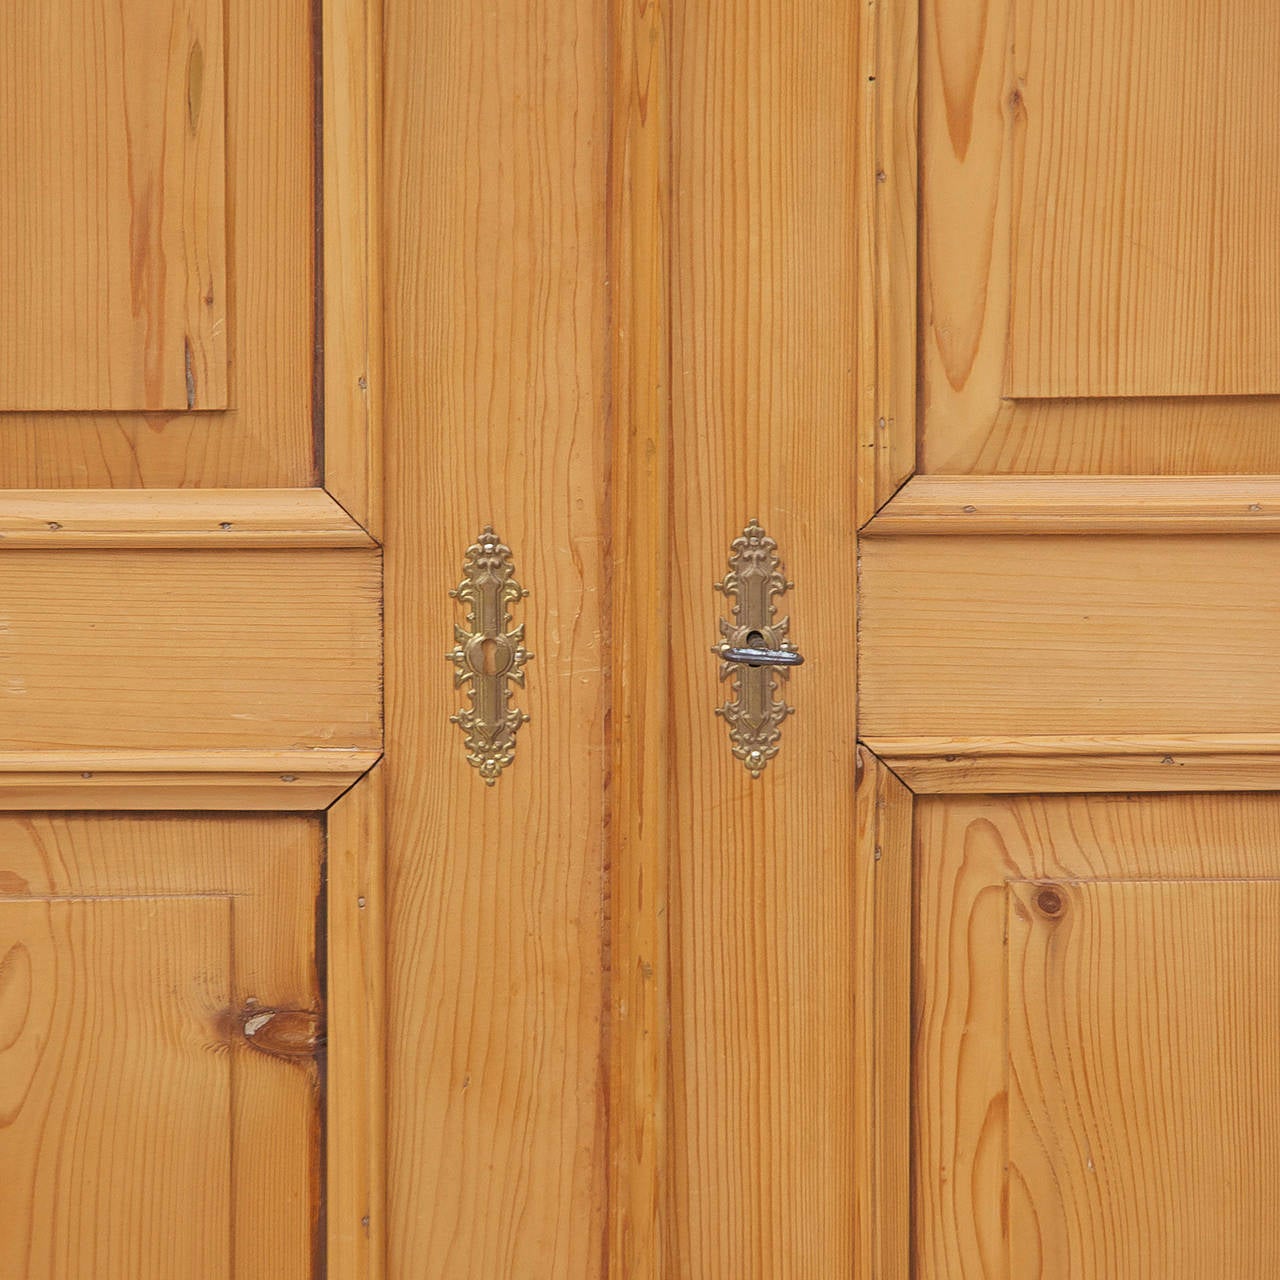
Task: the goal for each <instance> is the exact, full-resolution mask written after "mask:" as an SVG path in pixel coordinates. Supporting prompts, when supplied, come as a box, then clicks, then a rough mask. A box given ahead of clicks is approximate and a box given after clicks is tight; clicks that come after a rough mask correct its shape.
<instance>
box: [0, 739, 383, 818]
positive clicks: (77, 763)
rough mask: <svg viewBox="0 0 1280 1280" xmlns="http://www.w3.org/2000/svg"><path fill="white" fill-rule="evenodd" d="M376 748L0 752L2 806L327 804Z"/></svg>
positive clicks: (293, 808) (304, 807)
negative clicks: (359, 749) (361, 749)
mask: <svg viewBox="0 0 1280 1280" xmlns="http://www.w3.org/2000/svg"><path fill="white" fill-rule="evenodd" d="M377 760H378V753H377V752H376V751H352V750H342V749H337V748H326V747H316V748H313V749H311V750H308V751H271V752H266V751H259V752H253V751H234V750H230V751H187V752H182V751H176V752H175V751H128V752H126V751H115V750H106V751H40V752H38V753H33V752H30V751H19V752H0V810H10V811H12V810H19V811H21V810H41V809H109V810H131V809H143V810H153V809H200V810H216V809H232V810H242V811H250V812H252V811H256V810H265V809H275V810H284V811H290V812H295V813H301V812H307V811H310V810H315V809H323V808H326V807H327V806H328V805H329V804H331V803H332V802H333V801H335V800H336V799H338V797H339V796H341V795H342V793H343V792H344V791H346V790H347V789H348V788H349V787H351V786H353V785H354V784H355V783H356V782H357V781H358V780H359V779H360V778H361V777H362V776H363V774H364V773H365V771H366V770H368V769H369V768H370V767H372V766H373V765H374V764H376V763H377Z"/></svg>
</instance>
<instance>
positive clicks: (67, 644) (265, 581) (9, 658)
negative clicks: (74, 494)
mask: <svg viewBox="0 0 1280 1280" xmlns="http://www.w3.org/2000/svg"><path fill="white" fill-rule="evenodd" d="M378 595H379V576H378V557H377V554H376V553H375V552H373V551H354V550H353V551H311V552H308V553H306V554H305V555H299V554H295V553H293V552H288V551H286V552H278V551H223V552H204V551H148V552H145V553H139V554H133V555H123V554H120V553H117V552H111V551H25V550H14V551H9V550H5V551H3V552H0V599H3V600H4V610H3V620H4V630H3V631H2V632H0V741H3V743H4V745H5V748H6V749H7V750H8V751H11V752H14V751H23V752H32V753H34V752H43V751H58V750H69V751H76V750H79V749H81V748H85V749H106V748H114V749H117V750H126V751H130V750H159V749H165V750H185V751H201V750H208V749H218V750H226V749H238V750H258V749H288V750H305V749H306V748H308V747H338V748H356V749H363V750H376V749H377V748H378V746H379V745H380V741H379V739H380V733H379V670H378V667H379V664H378V652H379V644H378V621H379V617H378Z"/></svg>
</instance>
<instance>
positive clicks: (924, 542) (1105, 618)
mask: <svg viewBox="0 0 1280 1280" xmlns="http://www.w3.org/2000/svg"><path fill="white" fill-rule="evenodd" d="M1274 561H1275V542H1274V540H1273V539H1272V538H1269V537H1267V536H1266V535H1249V534H1241V535H1238V536H1234V537H1212V538H1205V537H1195V536H1190V535H1169V536H1165V537H1133V536H1115V537H1100V538H1094V537H1087V536H1075V537H1060V536H1052V535H1046V536H1043V537H1031V538H1018V537H999V536H992V537H963V536H952V537H945V536H939V537H918V538H911V537H888V538H869V539H865V540H864V541H863V544H862V584H861V596H860V599H861V637H862V657H861V674H860V681H861V696H862V702H861V717H860V731H861V732H862V733H863V734H864V735H865V736H866V737H867V738H868V739H869V740H878V739H880V738H893V737H927V736H932V737H944V738H954V737H964V736H981V735H995V736H997V737H1006V736H1019V735H1075V734H1085V735H1089V734H1131V733H1134V732H1136V731H1140V732H1142V733H1144V734H1151V735H1156V736H1159V735H1163V734H1172V735H1181V734H1190V733H1208V734H1223V733H1226V734H1232V733H1245V734H1248V733H1262V734H1265V733H1269V732H1271V731H1272V730H1273V729H1274V727H1275V725H1276V724H1277V723H1278V722H1280V667H1277V664H1276V662H1275V660H1274V658H1275V653H1276V651H1277V646H1280V587H1278V586H1277V580H1276V575H1275V572H1274Z"/></svg>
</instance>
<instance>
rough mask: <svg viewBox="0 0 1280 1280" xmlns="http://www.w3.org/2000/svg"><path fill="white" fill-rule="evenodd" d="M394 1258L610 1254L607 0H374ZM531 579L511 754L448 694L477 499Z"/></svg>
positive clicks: (399, 1264)
mask: <svg viewBox="0 0 1280 1280" xmlns="http://www.w3.org/2000/svg"><path fill="white" fill-rule="evenodd" d="M385 21H386V51H387V61H386V67H385V72H386V80H385V101H386V104H387V110H386V116H385V128H384V136H385V149H384V157H383V168H384V171H385V172H386V173H389V174H394V175H395V182H394V184H393V185H391V186H390V187H389V188H388V190H387V201H386V204H385V206H384V215H385V220H384V225H383V230H382V243H383V247H384V255H385V256H384V281H385V286H386V296H387V299H388V308H387V313H386V322H387V328H386V357H387V367H388V369H394V370H396V371H397V372H396V377H395V378H394V379H392V380H391V381H389V382H388V385H387V395H388V399H387V403H386V415H387V447H388V454H387V474H388V476H389V477H392V480H391V483H390V484H389V486H388V490H387V513H386V520H387V547H388V558H387V592H386V599H387V656H388V663H387V711H388V740H387V759H386V769H387V795H388V805H387V813H388V832H387V839H388V867H387V875H388V894H389V899H388V901H389V904H390V917H389V921H388V947H389V954H390V968H389V972H388V1008H389V1015H388V1032H389V1043H388V1066H389V1073H390V1074H389V1092H388V1131H389V1134H390V1149H389V1157H388V1177H389V1218H388V1229H389V1235H390V1242H391V1244H390V1252H389V1257H388V1274H389V1275H390V1276H391V1277H394V1278H395V1280H416V1278H417V1277H420V1276H424V1275H428V1276H431V1277H433V1280H436V1278H438V1280H453V1278H455V1277H457V1278H464V1280H486V1278H487V1277H499V1276H521V1275H525V1276H538V1277H544V1276H545V1277H566V1278H567V1277H572V1278H573V1280H579V1278H582V1280H585V1278H587V1277H592V1276H598V1275H600V1274H601V1272H602V1270H603V1268H604V1267H605V1265H606V1262H605V1250H606V1221H607V1218H606V1215H607V1206H606V1195H605V1187H606V1122H605V1108H606V1098H605V1079H606V1071H605V1067H604V1065H603V1062H602V1023H603V1019H604V1017H605V1001H606V997H605V991H604V980H603V976H602V967H603V966H602V955H603V953H604V938H605V932H604V930H605V923H604V921H605V858H604V841H605V830H604V812H603V793H604V780H605V772H606V760H605V755H604V753H605V749H606V747H605V737H604V720H605V713H606V681H607V675H606V672H605V670H604V668H605V666H606V663H607V658H606V650H605V649H604V647H603V644H602V639H601V637H602V633H603V632H604V630H605V624H604V616H603V600H602V593H603V590H604V577H605V572H604V570H605V566H604V564H603V550H602V549H603V541H604V535H605V532H606V528H607V519H606V514H605V497H604V490H605V474H606V472H605V459H606V448H607V442H606V439H605V433H604V431H603V429H602V427H601V423H602V422H603V420H604V413H605V405H606V398H607V387H608V332H609V327H608V317H607V313H606V244H605V204H606V171H607V164H606V159H605V157H606V154H607V150H608V145H609V142H608V139H609V127H608V79H607V68H606V62H607V59H606V58H605V56H604V51H605V50H606V49H607V48H608V39H609V34H608V29H607V6H605V5H601V4H599V3H596V2H595V0H566V2H565V3H560V4H555V5H530V4H527V3H523V2H521V0H499V3H497V4H494V5H487V6H480V5H470V6H463V7H457V6H449V5H437V4H426V5H424V4H420V3H416V0H391V2H390V3H388V4H387V6H386V8H385ZM489 522H492V524H493V526H494V528H495V529H496V530H497V531H498V533H499V534H500V535H501V536H502V537H503V539H504V540H505V541H506V542H507V543H508V545H510V546H511V548H512V549H513V552H514V558H515V567H516V573H517V576H518V577H519V579H520V581H521V583H522V584H523V585H524V586H526V587H528V588H529V591H530V595H529V597H528V599H527V600H525V601H523V602H522V603H520V604H519V605H518V606H517V608H516V613H517V615H518V618H519V620H520V621H523V622H524V623H525V624H526V632H527V640H528V647H529V648H530V649H531V650H532V651H533V653H534V655H535V657H534V660H533V661H532V662H531V663H530V664H529V667H528V683H527V687H526V688H525V689H523V690H521V691H519V693H518V695H517V702H518V704H519V705H520V706H521V707H522V708H523V709H524V710H526V711H527V712H528V713H529V715H530V716H531V719H530V721H529V723H528V724H527V725H525V726H524V727H523V728H522V729H521V730H520V737H519V746H518V748H517V751H516V757H515V762H514V764H513V765H512V766H511V767H510V768H509V769H508V770H507V771H506V772H505V773H504V775H503V776H502V778H501V779H500V780H499V781H498V783H497V784H496V785H495V786H494V787H492V788H489V787H486V786H485V785H484V782H483V780H482V779H481V777H480V776H479V774H478V773H477V772H476V770H475V769H473V768H472V767H471V766H469V765H468V764H467V763H466V760H465V758H464V748H463V739H462V735H461V734H460V733H459V731H458V729H457V727H456V726H455V725H452V724H450V723H449V717H450V715H451V714H453V712H454V711H455V710H457V708H458V707H459V706H460V705H462V703H461V701H460V695H459V694H458V693H457V692H456V691H455V690H454V688H453V681H452V678H451V675H450V672H449V668H448V666H447V664H446V663H445V662H444V660H443V655H444V653H445V651H446V649H447V648H448V646H449V643H450V637H451V634H452V627H453V624H454V622H455V621H461V620H462V618H463V617H464V614H463V613H462V611H461V610H460V609H459V608H458V606H457V605H456V604H455V603H454V602H453V601H451V600H450V599H449V595H448V593H449V590H450V589H451V588H453V587H454V586H456V585H457V582H458V579H459V575H460V573H461V569H462V562H463V556H464V554H465V552H466V549H467V546H468V545H469V544H470V543H471V542H472V541H473V540H474V539H475V537H476V535H477V534H478V533H479V532H480V530H481V528H483V526H484V525H485V524H486V523H489Z"/></svg>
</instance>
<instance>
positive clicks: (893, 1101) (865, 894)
mask: <svg viewBox="0 0 1280 1280" xmlns="http://www.w3.org/2000/svg"><path fill="white" fill-rule="evenodd" d="M912 804H913V799H912V795H911V792H910V791H908V790H907V788H906V787H905V786H903V784H902V782H901V781H900V780H899V779H898V778H896V777H895V776H894V774H893V772H892V771H891V770H890V769H889V768H887V767H886V766H885V765H884V763H883V762H881V761H880V760H877V759H876V757H875V756H874V755H872V754H871V752H870V751H868V750H866V749H865V748H864V747H860V748H859V749H858V766H857V800H856V805H857V808H856V813H857V823H858V827H857V849H856V857H857V886H856V895H855V902H856V906H857V916H856V921H855V926H854V950H855V957H856V960H855V963H856V965H857V972H856V978H855V986H854V1023H853V1030H854V1036H855V1046H854V1050H855V1061H856V1073H855V1077H854V1142H855V1159H856V1161H857V1176H856V1179H855V1183H854V1190H855V1200H854V1229H855V1232H856V1252H855V1255H854V1267H853V1272H852V1274H853V1275H854V1276H859V1277H860V1276H875V1277H880V1278H882V1280H908V1277H909V1276H910V1275H911V1090H910V1080H911V930H910V927H909V924H910V920H911V894H912V868H911V860H912V841H911V826H912Z"/></svg>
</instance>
